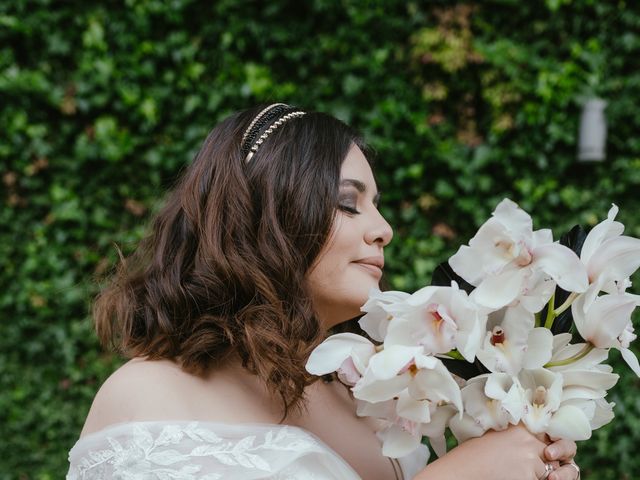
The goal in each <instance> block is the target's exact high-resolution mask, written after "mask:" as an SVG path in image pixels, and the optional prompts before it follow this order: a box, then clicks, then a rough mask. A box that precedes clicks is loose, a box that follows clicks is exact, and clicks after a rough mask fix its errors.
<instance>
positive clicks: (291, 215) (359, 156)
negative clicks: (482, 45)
mask: <svg viewBox="0 0 640 480" xmlns="http://www.w3.org/2000/svg"><path fill="white" fill-rule="evenodd" d="M366 153H367V149H366V146H365V145H364V143H363V141H362V139H361V138H360V137H359V136H358V135H357V134H356V133H355V132H354V131H353V130H351V129H350V128H349V127H347V126H346V125H345V124H343V123H342V122H340V121H338V120H336V119H334V118H333V117H331V116H329V115H326V114H322V113H313V112H306V111H303V110H299V109H297V108H293V107H290V106H288V105H285V104H273V105H269V106H267V107H266V108H264V107H262V108H253V109H250V110H247V111H243V112H240V113H237V114H234V115H232V116H230V117H229V118H227V119H226V120H224V121H223V122H222V123H220V124H219V125H218V126H216V127H215V128H214V129H213V131H212V132H211V133H210V134H209V136H208V137H207V139H206V140H205V142H204V144H203V146H202V148H201V150H200V152H199V153H198V155H197V156H196V158H195V160H194V161H193V163H192V164H191V165H190V166H189V168H188V169H186V171H185V172H184V174H183V176H182V177H181V179H180V180H179V182H178V183H177V185H176V186H175V187H174V189H173V190H172V191H171V193H170V194H169V195H168V197H167V199H166V201H165V203H164V206H163V208H162V209H161V210H160V211H159V213H158V214H157V215H156V216H155V218H154V220H153V223H152V228H151V232H150V234H149V235H148V236H147V237H146V238H145V239H144V240H143V241H142V242H141V243H140V245H139V247H138V249H137V250H136V252H135V253H134V254H133V255H132V256H131V257H129V258H127V259H123V260H122V262H121V264H120V265H119V267H118V270H117V272H116V273H115V275H114V276H113V278H112V279H111V282H110V284H109V285H108V286H107V287H106V288H105V289H104V290H103V291H102V292H101V293H100V295H99V296H98V297H97V299H96V301H95V304H94V312H93V313H94V318H95V323H96V330H97V333H98V336H99V337H100V339H101V340H102V341H103V343H104V344H108V345H112V346H114V347H115V348H116V349H117V350H118V351H119V352H120V353H121V354H122V355H124V356H126V357H127V358H129V359H130V360H129V361H128V362H127V363H126V364H124V365H123V366H122V367H121V368H119V369H118V370H117V371H116V372H114V373H113V374H112V375H111V376H110V377H109V379H108V380H107V381H106V382H105V383H104V384H103V385H102V387H101V388H100V390H99V391H98V393H97V394H96V396H95V399H94V401H93V404H92V406H91V409H90V411H89V414H88V416H87V419H86V422H85V425H84V428H83V430H82V432H81V434H80V438H79V440H78V441H77V443H76V444H75V446H74V447H73V448H72V450H71V451H70V453H69V460H70V468H69V473H68V474H67V478H68V479H71V480H75V479H94V478H100V479H102V478H109V479H111V478H115V479H207V480H212V479H218V478H219V479H258V478H260V479H262V478H270V479H275V478H287V479H344V480H353V479H358V478H363V479H367V480H378V479H379V480H382V479H385V480H387V479H407V480H408V479H410V478H416V479H424V480H429V479H454V478H455V479H464V478H474V479H478V480H480V479H487V480H489V479H490V480H500V479H504V480H506V479H541V478H542V479H548V480H575V479H576V478H578V477H579V469H578V468H577V466H575V464H574V463H573V462H572V459H573V455H574V454H575V449H576V446H575V443H573V442H569V441H563V440H561V441H557V442H554V443H550V442H544V441H541V440H544V439H538V438H536V437H534V436H533V435H531V434H530V433H528V432H527V431H526V430H525V429H524V428H523V427H511V428H509V429H507V430H505V431H501V432H490V433H488V434H486V435H484V436H483V437H480V438H477V439H473V440H470V441H467V442H465V443H463V444H462V445H460V446H458V447H456V448H454V449H453V450H451V451H450V452H449V453H447V454H446V455H444V456H443V457H442V458H440V459H438V460H436V461H434V462H432V463H430V464H429V465H428V466H426V467H425V465H426V460H427V451H426V448H421V449H418V450H417V451H416V452H414V453H413V454H411V455H410V456H408V457H405V458H402V459H398V460H392V459H389V458H387V457H384V456H383V455H382V453H381V444H380V440H379V439H378V437H377V436H376V430H377V429H379V428H380V425H378V424H377V423H376V421H375V420H373V419H372V418H359V417H357V416H356V414H355V403H354V399H353V398H352V396H351V395H350V392H349V391H348V390H347V388H345V386H343V385H342V384H341V383H340V382H339V381H334V380H333V379H332V378H325V379H322V380H319V379H317V378H312V377H310V376H309V374H308V373H307V372H306V371H305V368H304V365H305V363H306V359H307V358H308V356H309V354H310V352H311V350H312V349H313V348H314V347H315V346H317V345H318V344H319V343H320V342H321V341H322V339H323V338H325V337H326V335H327V331H328V330H329V329H332V328H334V327H335V328H342V327H345V326H347V327H349V326H350V324H353V321H350V319H354V318H355V317H357V316H358V315H359V314H360V310H359V308H360V306H361V305H362V304H364V302H365V301H366V299H367V296H368V292H369V290H370V289H371V288H372V287H377V286H378V282H379V280H380V278H381V275H382V268H383V265H384V257H383V250H384V247H385V246H386V245H387V244H388V243H389V242H390V241H391V237H392V229H391V227H390V226H389V224H388V223H387V222H386V221H385V219H384V218H383V217H382V216H381V214H380V213H379V211H378V208H377V204H378V199H379V193H378V191H377V187H376V183H375V180H374V176H373V173H372V170H371V167H370V164H369V160H368V158H367V156H366ZM547 443H550V444H549V445H547Z"/></svg>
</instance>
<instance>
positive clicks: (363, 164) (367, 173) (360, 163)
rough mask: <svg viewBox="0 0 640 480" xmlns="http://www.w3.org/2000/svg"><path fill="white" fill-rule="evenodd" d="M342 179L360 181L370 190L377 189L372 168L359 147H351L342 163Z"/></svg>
mask: <svg viewBox="0 0 640 480" xmlns="http://www.w3.org/2000/svg"><path fill="white" fill-rule="evenodd" d="M340 178H342V179H345V178H351V179H355V180H360V181H361V182H362V183H364V184H365V185H366V186H367V188H368V189H375V186H376V182H375V179H374V178H373V172H372V171H371V166H370V165H369V162H368V161H367V159H366V157H365V156H364V154H363V153H362V150H360V148H358V146H357V145H353V146H352V147H351V149H350V150H349V153H348V154H347V156H346V157H345V159H344V161H343V162H342V168H341V169H340Z"/></svg>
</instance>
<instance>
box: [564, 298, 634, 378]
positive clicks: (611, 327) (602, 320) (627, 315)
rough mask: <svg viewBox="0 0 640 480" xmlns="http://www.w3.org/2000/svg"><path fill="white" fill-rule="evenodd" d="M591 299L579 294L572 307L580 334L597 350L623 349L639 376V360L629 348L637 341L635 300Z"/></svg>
mask: <svg viewBox="0 0 640 480" xmlns="http://www.w3.org/2000/svg"><path fill="white" fill-rule="evenodd" d="M589 298H590V297H589V296H588V295H580V296H579V297H578V298H577V299H576V301H575V302H574V303H573V304H572V305H571V313H572V314H573V320H574V323H575V325H576V328H577V329H578V332H580V335H582V338H584V339H585V340H587V341H588V342H591V343H592V344H593V345H594V346H595V347H597V348H616V349H618V350H620V353H621V354H622V358H624V360H625V362H627V365H629V367H630V368H631V369H632V370H633V371H634V373H635V374H636V375H637V376H639V377H640V364H639V363H638V358H637V357H636V356H635V354H634V353H633V352H632V351H631V350H630V349H629V343H630V342H631V341H633V340H635V338H636V335H635V333H634V330H633V324H632V322H631V314H632V313H633V310H634V309H635V307H636V301H635V299H634V298H633V297H631V296H629V295H626V294H622V295H601V296H597V297H595V298H594V299H593V301H590V300H589ZM589 302H590V303H589Z"/></svg>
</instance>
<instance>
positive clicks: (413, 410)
mask: <svg viewBox="0 0 640 480" xmlns="http://www.w3.org/2000/svg"><path fill="white" fill-rule="evenodd" d="M396 412H397V413H398V415H399V416H401V417H402V418H406V419H407V420H411V421H412V422H417V423H428V422H430V421H431V411H430V410H429V402H428V401H426V400H415V399H414V398H412V397H411V396H410V395H409V394H408V393H407V391H406V390H404V391H403V392H401V393H400V395H398V401H397V403H396Z"/></svg>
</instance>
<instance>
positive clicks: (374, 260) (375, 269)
mask: <svg viewBox="0 0 640 480" xmlns="http://www.w3.org/2000/svg"><path fill="white" fill-rule="evenodd" d="M352 263H354V264H355V265H357V266H359V267H361V268H362V269H364V270H366V271H368V272H369V273H371V274H373V275H375V276H376V277H378V278H380V277H381V276H382V269H383V268H384V257H382V256H376V257H366V258H361V259H360V260H356V261H354V262H352Z"/></svg>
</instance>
